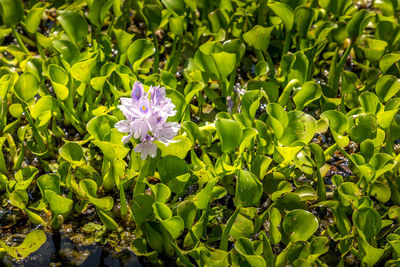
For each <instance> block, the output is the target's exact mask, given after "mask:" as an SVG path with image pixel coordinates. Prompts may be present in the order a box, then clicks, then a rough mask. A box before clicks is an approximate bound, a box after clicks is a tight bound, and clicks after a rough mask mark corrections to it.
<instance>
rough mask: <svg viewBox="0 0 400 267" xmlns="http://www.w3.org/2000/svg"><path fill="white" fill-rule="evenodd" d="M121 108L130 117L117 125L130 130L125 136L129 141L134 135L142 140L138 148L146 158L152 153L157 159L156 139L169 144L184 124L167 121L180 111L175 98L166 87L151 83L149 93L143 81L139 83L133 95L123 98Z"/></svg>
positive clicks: (126, 130)
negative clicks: (175, 103)
mask: <svg viewBox="0 0 400 267" xmlns="http://www.w3.org/2000/svg"><path fill="white" fill-rule="evenodd" d="M120 100H121V105H118V108H119V109H120V110H121V111H122V113H123V114H124V116H125V118H126V120H122V121H119V122H117V123H116V124H115V128H116V129H117V130H118V131H120V132H122V133H129V134H128V135H127V136H124V137H123V138H122V142H123V143H124V144H125V143H127V142H128V141H129V140H130V139H131V138H132V136H133V137H134V138H135V139H139V140H140V142H141V143H140V144H138V145H137V146H136V147H135V148H134V151H135V152H137V153H139V152H140V153H141V158H142V159H143V160H145V159H146V158H147V156H148V155H150V157H152V158H154V157H155V156H156V155H157V145H156V144H155V143H154V141H155V140H157V141H159V142H162V143H164V144H165V145H169V144H170V143H172V142H173V141H172V138H174V136H176V134H177V133H178V131H179V128H180V125H179V124H178V123H176V122H167V119H168V117H170V116H174V115H175V114H176V110H174V108H175V105H174V104H173V103H172V102H171V99H170V98H168V97H166V96H165V88H164V87H160V86H151V87H150V90H149V91H148V92H147V93H146V92H145V91H144V89H143V84H142V83H140V82H135V84H134V85H133V89H132V93H131V98H125V97H122V98H121V99H120Z"/></svg>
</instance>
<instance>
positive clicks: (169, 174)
mask: <svg viewBox="0 0 400 267" xmlns="http://www.w3.org/2000/svg"><path fill="white" fill-rule="evenodd" d="M157 170H158V173H159V174H160V181H161V182H162V183H164V184H168V183H169V182H170V181H172V180H174V179H175V178H176V177H178V176H180V175H183V174H186V173H188V167H187V164H186V162H185V161H184V160H183V159H180V158H178V157H176V156H166V157H164V158H161V159H160V160H159V161H158V163H157Z"/></svg>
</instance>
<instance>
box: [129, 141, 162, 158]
mask: <svg viewBox="0 0 400 267" xmlns="http://www.w3.org/2000/svg"><path fill="white" fill-rule="evenodd" d="M153 140H154V138H153V137H151V136H150V135H147V136H146V137H145V138H142V139H140V141H142V142H141V143H140V144H138V145H137V146H135V148H134V149H133V150H134V151H135V152H136V153H140V157H141V158H142V160H145V159H146V158H147V156H150V157H152V158H154V157H155V156H156V155H157V145H156V144H154V143H153Z"/></svg>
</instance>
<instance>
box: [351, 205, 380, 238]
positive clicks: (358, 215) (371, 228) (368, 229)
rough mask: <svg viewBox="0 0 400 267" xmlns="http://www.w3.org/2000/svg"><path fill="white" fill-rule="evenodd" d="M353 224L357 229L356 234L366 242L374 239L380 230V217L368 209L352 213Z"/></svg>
mask: <svg viewBox="0 0 400 267" xmlns="http://www.w3.org/2000/svg"><path fill="white" fill-rule="evenodd" d="M353 223H354V225H355V226H356V227H357V230H358V231H357V232H358V234H359V235H360V236H361V237H363V238H366V239H367V240H370V239H371V238H373V237H375V236H376V235H377V234H378V233H379V231H380V230H381V228H382V219H381V216H380V215H379V213H378V212H377V211H376V210H374V209H372V208H368V207H364V208H361V209H359V210H356V211H355V212H354V213H353Z"/></svg>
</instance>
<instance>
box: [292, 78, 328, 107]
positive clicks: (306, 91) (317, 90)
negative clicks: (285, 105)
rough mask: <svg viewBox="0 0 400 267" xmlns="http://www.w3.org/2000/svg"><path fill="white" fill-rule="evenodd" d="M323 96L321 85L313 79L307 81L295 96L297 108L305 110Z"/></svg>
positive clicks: (294, 100)
mask: <svg viewBox="0 0 400 267" xmlns="http://www.w3.org/2000/svg"><path fill="white" fill-rule="evenodd" d="M320 97H321V86H320V85H319V84H318V83H316V82H313V81H308V82H305V83H304V84H303V85H302V86H301V89H300V90H299V91H297V92H296V94H295V95H294V97H293V102H294V103H295V105H296V109H298V110H303V109H304V107H306V106H307V105H308V104H310V103H311V102H313V101H314V100H317V99H319V98H320Z"/></svg>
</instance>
